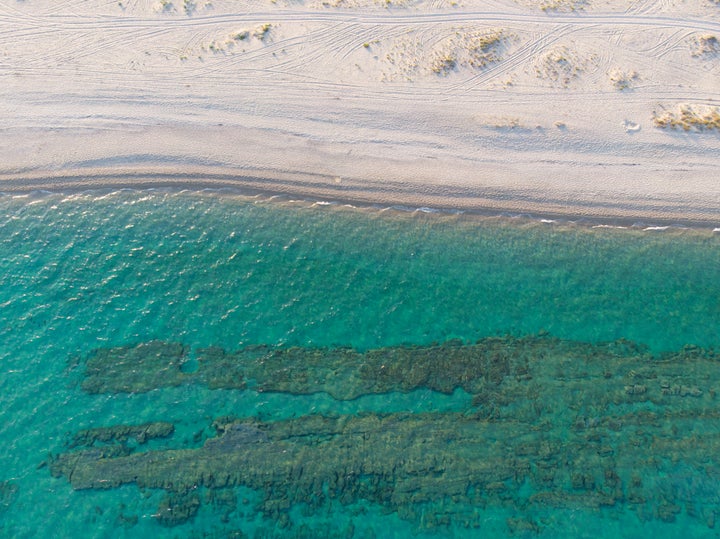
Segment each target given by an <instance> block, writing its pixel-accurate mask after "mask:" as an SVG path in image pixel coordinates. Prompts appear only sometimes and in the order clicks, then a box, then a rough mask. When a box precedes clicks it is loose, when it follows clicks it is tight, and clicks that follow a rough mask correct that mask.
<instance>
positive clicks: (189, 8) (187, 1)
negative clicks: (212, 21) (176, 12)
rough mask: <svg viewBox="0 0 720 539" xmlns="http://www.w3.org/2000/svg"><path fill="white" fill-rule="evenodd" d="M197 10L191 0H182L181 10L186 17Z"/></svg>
mask: <svg viewBox="0 0 720 539" xmlns="http://www.w3.org/2000/svg"><path fill="white" fill-rule="evenodd" d="M196 10H197V4H196V3H195V2H193V0H183V11H184V12H185V15H187V16H188V17H189V16H190V15H192V14H193V13H195V11H196Z"/></svg>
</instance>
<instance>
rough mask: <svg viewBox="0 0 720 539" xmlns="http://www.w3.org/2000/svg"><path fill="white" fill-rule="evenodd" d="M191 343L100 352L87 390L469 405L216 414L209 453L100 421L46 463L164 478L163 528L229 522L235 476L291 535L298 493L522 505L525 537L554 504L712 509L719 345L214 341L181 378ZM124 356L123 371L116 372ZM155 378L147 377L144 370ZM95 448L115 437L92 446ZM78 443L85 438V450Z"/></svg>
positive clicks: (711, 515) (417, 510) (77, 480)
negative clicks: (217, 391)
mask: <svg viewBox="0 0 720 539" xmlns="http://www.w3.org/2000/svg"><path fill="white" fill-rule="evenodd" d="M187 354H188V351H187V350H186V348H185V347H182V346H180V345H174V344H168V343H157V342H156V343H149V344H146V345H141V346H136V347H129V348H122V349H109V350H105V351H102V352H96V353H95V354H94V355H93V356H91V358H90V359H89V360H88V368H87V370H86V376H87V379H86V381H87V380H91V381H90V382H88V383H87V384H85V383H83V388H84V389H86V390H88V388H91V389H93V390H100V389H102V390H103V391H111V390H112V391H142V390H147V388H150V387H151V385H153V384H155V387H163V386H172V385H176V384H177V383H199V384H203V385H207V386H208V387H210V388H237V389H245V388H250V389H255V390H257V391H276V392H284V393H288V394H310V393H316V392H321V391H324V392H326V393H328V394H330V395H332V396H334V397H335V398H337V399H353V398H356V397H358V396H360V395H366V394H372V393H389V392H398V391H401V392H405V391H411V390H413V389H418V388H427V389H432V390H435V391H439V392H443V393H450V392H452V391H454V390H455V389H457V388H462V389H464V390H465V391H467V392H469V393H471V394H472V395H473V400H472V406H471V407H470V408H468V409H467V410H465V411H464V412H457V411H456V412H436V413H359V414H353V415H338V416H328V415H307V416H302V417H298V418H294V419H286V420H280V421H260V420H258V419H255V418H232V417H221V418H217V419H216V420H215V421H214V423H213V427H214V428H215V431H216V436H214V437H211V438H209V439H207V440H206V441H205V443H204V445H203V446H201V447H176V448H173V449H167V448H164V449H158V450H148V451H142V452H130V451H116V452H114V453H113V452H112V450H111V448H112V446H113V444H116V445H120V446H121V445H122V444H123V443H124V440H126V439H127V438H128V437H135V438H136V439H137V437H138V436H141V437H142V436H143V435H144V436H148V435H149V433H158V435H160V433H167V432H171V429H170V428H169V427H168V426H167V424H165V423H157V424H145V425H140V426H138V427H128V426H123V427H110V428H109V429H90V430H89V431H81V432H80V433H78V434H76V435H75V436H74V437H73V438H71V441H70V443H69V447H68V450H67V451H65V452H62V453H60V454H59V455H57V456H55V457H54V458H53V460H52V462H51V465H50V469H51V472H52V474H53V475H54V476H56V477H65V478H66V479H67V480H68V481H69V482H70V483H71V484H72V486H73V487H74V488H76V489H108V488H114V487H119V486H121V485H126V484H130V483H134V484H136V485H137V486H139V487H141V488H146V489H163V490H165V491H166V493H167V496H166V498H165V499H164V501H163V502H162V503H161V507H160V508H159V511H158V515H159V516H158V519H160V520H161V523H162V524H164V525H167V526H172V525H177V524H180V523H182V522H185V521H187V520H188V519H192V518H193V515H195V513H196V512H197V511H198V509H199V507H201V506H202V505H203V504H206V503H211V502H210V501H208V500H214V502H212V503H216V502H217V500H218V499H220V498H223V499H225V498H227V500H229V502H228V503H226V504H225V505H224V506H223V509H222V512H223V514H224V515H225V518H227V515H228V514H230V513H232V512H233V511H234V506H233V504H235V503H236V500H235V499H234V497H233V495H232V494H231V495H225V494H223V493H227V492H232V489H233V488H236V487H239V486H242V487H248V488H250V489H253V490H254V491H257V492H259V493H260V495H261V501H259V502H257V509H258V510H259V511H262V512H263V513H264V514H265V516H266V517H268V518H270V519H272V521H274V522H276V523H277V526H278V527H279V528H281V529H282V528H286V527H288V526H292V522H291V518H290V514H291V508H292V507H293V506H295V505H296V504H302V506H303V507H306V508H309V509H308V510H309V511H311V512H312V511H313V510H314V508H319V507H322V506H324V505H325V504H327V503H340V504H343V505H349V504H355V503H357V502H359V501H362V500H366V501H370V502H372V503H374V504H377V505H378V506H381V507H383V508H385V510H388V511H394V512H397V514H398V515H399V516H400V517H401V518H403V519H405V520H408V521H410V522H412V523H413V524H414V525H415V526H416V527H417V529H433V528H436V527H443V526H447V525H450V524H452V525H460V526H467V527H481V526H482V520H483V516H482V513H483V510H484V508H487V507H496V508H497V507H501V508H508V509H510V510H512V512H513V513H514V514H516V515H517V518H515V517H513V518H512V519H510V520H508V522H507V525H508V529H509V530H510V531H513V530H515V531H516V532H517V533H525V532H532V533H535V532H536V531H537V530H539V529H540V528H541V524H540V523H538V522H536V521H535V520H533V518H532V516H531V515H533V514H542V512H543V511H551V510H554V509H557V508H562V509H568V510H573V509H581V510H586V511H598V512H599V511H603V512H604V513H607V512H613V511H615V512H618V513H620V512H623V511H626V510H632V511H634V512H635V514H636V515H637V517H638V518H639V519H641V520H651V519H657V520H661V521H666V522H671V521H673V520H674V519H676V518H677V516H678V515H679V514H680V513H685V514H686V515H688V516H689V517H692V518H699V519H701V520H703V521H704V522H705V523H706V524H707V526H709V527H714V526H715V521H716V518H717V516H718V514H720V495H719V494H718V491H717V488H716V485H717V484H718V482H720V408H719V407H718V405H717V400H716V391H717V390H718V387H719V386H720V369H718V366H719V364H718V361H717V360H718V356H717V355H716V353H715V352H714V351H713V350H707V349H700V348H696V347H686V348H684V349H683V350H680V351H678V352H674V353H668V354H663V355H660V356H653V355H652V354H650V353H649V352H648V350H647V349H645V348H643V347H641V346H637V345H635V344H633V343H631V342H628V341H617V342H612V343H603V344H589V343H579V342H572V341H562V340H559V339H555V338H552V337H549V336H536V337H526V338H513V337H495V338H488V339H484V340H482V341H479V342H478V343H476V344H463V343H460V342H450V343H445V344H442V345H435V346H427V347H390V348H383V349H377V350H370V351H367V352H359V351H355V350H351V349H346V348H339V349H302V348H288V349H277V348H271V347H252V348H248V349H245V350H241V351H239V352H231V353H229V352H225V351H224V350H221V349H218V348H211V349H204V350H201V351H198V354H197V355H198V364H199V366H198V368H197V370H196V371H194V372H188V373H185V372H183V371H182V369H181V367H182V363H183V361H185V358H186V357H187ZM115 359H119V360H121V364H120V365H119V366H115V367H113V366H112V365H111V363H112V361H114V360H115ZM130 362H134V363H133V366H132V368H131V367H130V366H129V363H130ZM106 364H107V365H106ZM90 367H92V368H90ZM105 367H107V369H108V372H111V373H112V376H105V371H104V369H105ZM132 369H135V371H134V372H132V373H131V374H129V375H128V376H127V377H126V378H125V379H119V377H121V375H123V373H124V372H125V370H127V371H128V372H130V371H131V370H132ZM146 371H149V373H147V374H148V376H147V378H146V379H141V378H142V377H141V376H139V375H137V374H136V372H146ZM148 425H155V426H154V427H152V428H150V427H149V426H148ZM142 433H145V434H142ZM153 435H154V434H153ZM96 441H100V442H102V443H103V444H105V445H102V446H101V447H100V448H98V447H95V445H96V444H95V442H96ZM138 441H139V440H138ZM81 445H82V446H86V447H87V448H85V449H80V450H77V449H76V446H81ZM198 492H200V493H202V492H205V495H204V496H203V495H201V494H197V493H198Z"/></svg>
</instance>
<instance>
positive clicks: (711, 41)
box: [692, 35, 720, 57]
mask: <svg viewBox="0 0 720 539" xmlns="http://www.w3.org/2000/svg"><path fill="white" fill-rule="evenodd" d="M692 46H693V51H692V55H693V56H695V57H698V56H713V55H716V54H718V53H719V52H720V40H718V38H717V37H715V36H711V35H704V36H699V37H696V38H694V39H693V40H692Z"/></svg>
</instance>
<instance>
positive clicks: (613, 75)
mask: <svg viewBox="0 0 720 539" xmlns="http://www.w3.org/2000/svg"><path fill="white" fill-rule="evenodd" d="M608 77H609V78H610V82H611V83H612V85H613V87H614V88H615V89H616V90H627V89H629V88H632V86H633V84H634V83H635V82H636V81H637V80H638V79H639V78H640V75H638V72H637V71H623V70H622V69H611V70H610V72H609V73H608Z"/></svg>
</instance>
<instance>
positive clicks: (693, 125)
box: [653, 103, 720, 131]
mask: <svg viewBox="0 0 720 539" xmlns="http://www.w3.org/2000/svg"><path fill="white" fill-rule="evenodd" d="M653 123H654V124H655V127H660V128H663V129H682V130H683V131H710V130H713V129H715V130H718V131H720V107H708V106H702V105H690V104H687V103H685V104H681V105H678V107H677V108H676V109H675V110H663V111H662V112H657V111H655V112H654V113H653Z"/></svg>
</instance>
